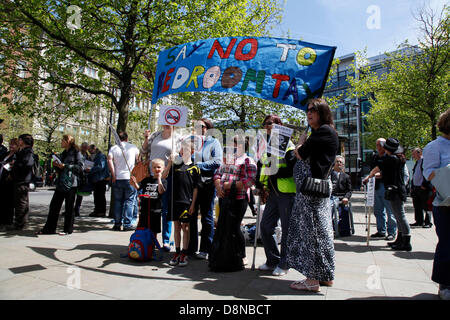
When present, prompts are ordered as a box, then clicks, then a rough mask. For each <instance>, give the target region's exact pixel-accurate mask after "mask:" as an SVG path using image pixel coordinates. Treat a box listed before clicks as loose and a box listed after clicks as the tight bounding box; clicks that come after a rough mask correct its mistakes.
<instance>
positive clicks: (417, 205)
mask: <svg viewBox="0 0 450 320" xmlns="http://www.w3.org/2000/svg"><path fill="white" fill-rule="evenodd" d="M412 156H413V158H414V160H416V163H415V165H414V168H413V177H412V190H411V191H412V192H411V196H412V199H413V205H414V218H415V220H416V222H414V223H413V224H410V226H411V227H423V228H431V226H432V225H433V224H432V223H431V214H430V212H428V210H427V209H428V205H427V201H428V198H429V197H430V193H431V186H430V182H429V181H427V180H426V179H425V178H424V176H423V157H422V149H420V148H415V149H414V150H413V152H412ZM424 211H425V222H424V219H423V213H424Z"/></svg>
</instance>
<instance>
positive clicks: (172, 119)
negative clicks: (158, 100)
mask: <svg viewBox="0 0 450 320" xmlns="http://www.w3.org/2000/svg"><path fill="white" fill-rule="evenodd" d="M187 116H188V108H186V107H179V106H160V107H159V118H158V124H160V125H166V126H175V127H185V126H186V122H187Z"/></svg>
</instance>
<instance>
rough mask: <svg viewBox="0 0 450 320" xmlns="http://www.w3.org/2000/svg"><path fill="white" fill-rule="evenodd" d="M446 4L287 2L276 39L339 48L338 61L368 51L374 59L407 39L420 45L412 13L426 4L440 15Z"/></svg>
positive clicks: (423, 0) (427, 0)
mask: <svg viewBox="0 0 450 320" xmlns="http://www.w3.org/2000/svg"><path fill="white" fill-rule="evenodd" d="M445 3H449V4H450V1H446V0H287V2H286V5H285V8H284V14H283V22H282V24H281V25H280V26H279V27H277V28H275V30H273V36H276V37H283V38H287V37H289V38H292V39H301V40H303V41H307V42H313V43H318V44H324V45H332V46H336V47H337V50H336V55H335V57H340V56H343V55H346V54H349V53H352V52H355V51H363V50H364V48H365V47H367V56H368V57H372V56H375V55H378V54H381V53H384V52H386V51H392V50H395V49H396V47H397V45H398V44H400V43H402V42H403V41H404V40H406V39H408V40H409V42H410V43H417V37H418V35H419V31H418V26H419V24H418V22H417V21H416V20H415V19H414V17H413V12H417V9H418V8H420V7H421V6H422V5H423V4H425V5H427V6H430V7H431V8H432V9H434V10H437V12H438V13H440V12H441V9H442V7H443V6H444V4H445ZM377 11H378V12H379V15H377ZM378 17H379V19H377V18H378ZM378 27H379V28H378Z"/></svg>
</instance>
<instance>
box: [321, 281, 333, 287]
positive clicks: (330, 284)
mask: <svg viewBox="0 0 450 320" xmlns="http://www.w3.org/2000/svg"><path fill="white" fill-rule="evenodd" d="M319 285H321V286H324V287H332V286H333V280H331V281H319Z"/></svg>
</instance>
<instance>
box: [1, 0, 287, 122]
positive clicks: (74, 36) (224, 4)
mask: <svg viewBox="0 0 450 320" xmlns="http://www.w3.org/2000/svg"><path fill="white" fill-rule="evenodd" d="M74 6H77V8H79V9H80V10H79V11H76V10H75V9H74V8H75V7H74ZM279 8H280V7H279V4H278V0H239V1H230V0H176V1H172V0H91V1H81V0H73V1H65V0H45V1H44V0H15V1H11V0H4V1H2V2H0V21H1V22H0V23H1V24H0V41H1V42H2V46H1V47H0V54H1V55H0V58H1V59H2V61H0V63H1V62H4V63H5V65H8V66H10V68H4V69H2V74H0V76H1V77H2V81H3V82H4V83H5V86H3V87H2V91H1V92H0V96H1V95H4V96H5V98H4V99H3V103H6V104H7V105H8V108H9V110H10V111H11V112H13V113H16V114H24V113H28V112H33V111H35V107H34V106H33V105H32V102H33V101H36V100H38V98H39V95H40V93H39V88H40V85H42V84H52V85H53V86H54V88H55V89H57V90H64V89H71V90H72V94H71V95H72V96H75V95H79V94H80V92H84V93H87V94H91V95H95V96H103V97H106V98H108V99H109V100H110V101H111V102H112V104H113V105H114V106H115V108H116V109H117V112H118V114H119V120H118V125H117V129H118V130H125V129H126V127H127V123H128V114H129V102H130V100H131V99H132V98H133V97H137V98H138V99H141V98H142V97H145V98H147V99H150V98H151V94H150V92H152V89H153V88H152V87H153V81H154V78H153V77H154V73H155V68H156V61H157V58H158V53H159V52H160V51H161V50H164V49H167V48H169V47H173V46H176V45H179V44H182V43H186V42H190V41H195V40H198V39H206V38H211V37H220V36H242V35H253V36H258V35H262V34H266V33H267V32H268V30H270V26H271V25H272V24H273V23H274V22H277V21H279V20H280V19H281V15H280V9H279ZM16 66H21V67H25V68H26V69H27V71H28V76H27V78H26V80H24V79H23V78H20V77H18V76H17V72H15V70H14V69H15V68H16ZM86 71H89V72H86ZM87 73H90V74H87ZM112 88H118V90H119V93H120V94H119V95H114V94H112ZM11 90H20V92H21V93H22V94H23V95H24V96H26V98H27V99H24V103H22V104H15V103H12V101H11V99H8V98H7V97H8V93H10V92H11Z"/></svg>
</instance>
